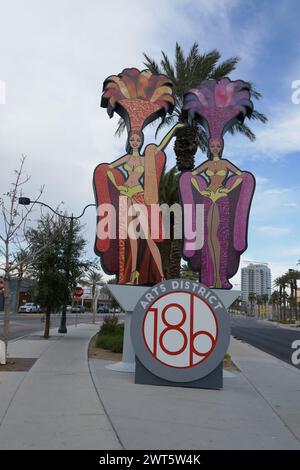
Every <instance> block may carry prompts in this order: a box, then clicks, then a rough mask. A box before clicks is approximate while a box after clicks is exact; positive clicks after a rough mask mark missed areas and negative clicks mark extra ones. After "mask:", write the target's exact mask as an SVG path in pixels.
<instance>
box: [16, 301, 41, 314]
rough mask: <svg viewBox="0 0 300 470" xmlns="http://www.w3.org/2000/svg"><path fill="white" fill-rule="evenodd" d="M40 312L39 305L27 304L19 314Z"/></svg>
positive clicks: (21, 308) (20, 309)
mask: <svg viewBox="0 0 300 470" xmlns="http://www.w3.org/2000/svg"><path fill="white" fill-rule="evenodd" d="M38 311H39V307H38V305H36V304H34V303H33V302H27V303H26V304H24V305H22V306H21V307H20V308H19V313H37V312H38Z"/></svg>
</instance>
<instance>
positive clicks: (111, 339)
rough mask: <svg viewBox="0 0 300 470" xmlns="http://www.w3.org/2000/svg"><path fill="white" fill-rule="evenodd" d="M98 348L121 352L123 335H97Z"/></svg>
mask: <svg viewBox="0 0 300 470" xmlns="http://www.w3.org/2000/svg"><path fill="white" fill-rule="evenodd" d="M96 346H97V348H102V349H109V350H110V351H113V352H116V353H121V352H122V351H123V336H122V335H101V334H98V335H97V339H96Z"/></svg>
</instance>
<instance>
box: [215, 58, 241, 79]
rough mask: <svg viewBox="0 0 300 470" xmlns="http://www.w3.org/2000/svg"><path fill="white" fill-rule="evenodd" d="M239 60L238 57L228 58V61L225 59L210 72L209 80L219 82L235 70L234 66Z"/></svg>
mask: <svg viewBox="0 0 300 470" xmlns="http://www.w3.org/2000/svg"><path fill="white" fill-rule="evenodd" d="M239 60H240V59H239V57H230V59H227V60H225V61H224V62H222V63H221V64H220V65H218V66H216V67H215V68H214V69H213V70H212V72H211V74H210V76H209V78H213V79H214V80H221V79H222V78H224V77H226V76H227V75H229V74H230V73H231V72H233V70H235V69H236V65H237V63H238V62H239Z"/></svg>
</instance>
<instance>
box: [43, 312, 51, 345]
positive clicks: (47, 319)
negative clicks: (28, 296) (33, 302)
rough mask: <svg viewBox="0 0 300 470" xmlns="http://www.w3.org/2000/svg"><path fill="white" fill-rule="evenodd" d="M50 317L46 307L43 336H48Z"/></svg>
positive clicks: (46, 337)
mask: <svg viewBox="0 0 300 470" xmlns="http://www.w3.org/2000/svg"><path fill="white" fill-rule="evenodd" d="M50 318H51V312H50V309H49V307H47V310H46V319H45V330H44V338H45V339H48V338H49V333H50Z"/></svg>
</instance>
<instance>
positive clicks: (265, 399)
mask: <svg viewBox="0 0 300 470" xmlns="http://www.w3.org/2000/svg"><path fill="white" fill-rule="evenodd" d="M234 362H236V364H237V366H238V367H239V369H240V371H241V373H242V374H243V376H244V377H245V379H246V380H247V382H248V383H249V384H250V385H251V386H252V387H253V388H254V390H255V391H256V392H257V393H258V395H259V396H260V397H261V398H262V399H263V400H264V401H265V402H266V403H267V404H268V406H269V407H270V408H271V410H272V411H273V412H274V413H275V414H276V416H277V417H278V418H279V419H280V421H281V422H282V424H283V425H284V427H285V428H287V429H288V430H289V431H290V433H291V434H292V435H293V436H294V437H295V439H296V441H297V442H300V439H299V437H298V436H297V435H296V434H295V433H294V431H293V430H292V429H291V428H290V427H289V425H288V424H287V423H286V422H285V421H284V420H283V418H282V417H281V416H280V414H279V413H278V411H277V410H276V408H274V407H273V405H272V404H271V403H270V402H269V401H268V400H267V398H265V396H264V395H263V394H262V392H261V391H260V390H259V389H258V388H257V387H256V385H254V383H253V382H252V381H251V379H250V378H249V377H248V376H247V374H246V373H245V372H244V371H243V368H242V366H241V365H239V363H238V360H237V361H236V359H235V360H234Z"/></svg>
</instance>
